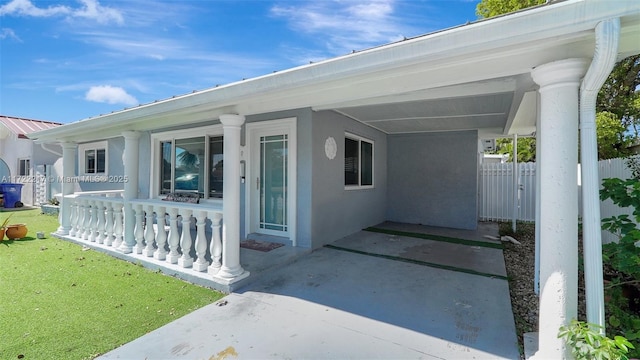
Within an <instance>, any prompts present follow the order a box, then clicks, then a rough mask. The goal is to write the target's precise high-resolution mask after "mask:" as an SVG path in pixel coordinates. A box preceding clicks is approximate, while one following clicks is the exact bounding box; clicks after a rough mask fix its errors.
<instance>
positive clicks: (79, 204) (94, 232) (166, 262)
mask: <svg viewBox="0 0 640 360" xmlns="http://www.w3.org/2000/svg"><path fill="white" fill-rule="evenodd" d="M123 193H124V191H123V190H115V191H103V192H84V193H74V194H72V195H66V196H65V197H64V199H65V201H66V202H67V203H68V204H69V208H70V212H69V217H70V219H69V224H70V225H69V226H70V229H69V232H68V233H67V234H62V233H61V232H60V231H58V232H56V233H53V234H52V235H53V236H55V237H57V238H60V239H63V240H67V241H71V242H74V243H76V244H79V245H82V246H85V247H87V248H91V249H93V250H96V251H101V252H104V253H107V254H110V255H112V256H114V257H117V258H119V259H123V260H126V261H129V262H133V263H136V264H140V265H142V266H144V267H146V268H149V269H152V270H154V271H161V272H162V273H164V274H166V275H169V276H175V277H178V278H181V279H183V280H186V281H189V282H191V283H194V284H198V285H201V286H206V287H210V288H213V289H216V290H219V291H222V292H225V293H230V292H232V291H234V290H235V289H237V288H239V287H241V286H244V285H245V284H247V283H248V282H249V281H255V280H257V279H259V278H260V277H261V276H262V275H263V274H264V273H265V272H268V271H269V270H272V269H276V268H278V267H281V266H284V265H286V264H288V263H290V262H293V261H295V260H296V259H297V258H298V257H299V256H301V255H303V254H306V253H308V252H310V250H309V249H302V248H297V247H292V246H282V247H278V248H277V249H273V250H270V251H265V252H262V251H256V250H251V249H246V248H242V247H240V246H239V247H238V256H239V259H240V263H239V265H240V267H241V268H242V269H243V276H241V277H236V278H233V279H227V278H222V279H221V278H220V277H219V276H218V275H219V273H220V269H221V267H222V263H223V260H222V259H223V251H222V249H223V246H222V217H223V211H222V208H221V207H218V208H212V207H211V206H209V205H203V204H184V203H177V202H168V201H162V200H149V199H133V200H130V201H125V200H124V198H123ZM126 209H129V210H130V211H131V212H132V213H133V215H134V227H133V228H134V231H133V234H132V236H130V237H129V241H127V240H125V239H127V237H126V234H125V227H124V213H125V212H126ZM187 229H188V231H185V230H187ZM249 274H251V278H249ZM230 280H231V281H230Z"/></svg>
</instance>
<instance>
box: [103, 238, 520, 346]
mask: <svg viewBox="0 0 640 360" xmlns="http://www.w3.org/2000/svg"><path fill="white" fill-rule="evenodd" d="M218 305H221V306H218ZM218 305H216V304H212V305H209V306H207V307H204V308H202V309H200V310H197V311H195V312H193V313H191V314H189V315H187V316H185V317H183V318H181V319H178V320H177V321H174V322H172V323H170V324H168V325H166V326H164V327H162V328H160V329H158V330H156V331H154V332H151V333H149V334H147V335H145V336H143V337H141V338H139V339H137V340H135V341H133V342H131V343H129V344H126V345H124V346H122V347H120V348H118V349H116V350H114V351H112V352H110V353H108V354H105V355H104V356H102V357H101V359H210V358H213V359H222V358H227V359H231V358H238V359H264V358H273V359H285V358H289V359H299V358H308V359H312V358H313V359H318V358H333V359H337V358H340V359H518V358H519V351H518V345H517V339H516V334H515V325H514V321H513V315H512V311H511V304H510V298H509V288H508V283H507V281H505V280H502V279H494V278H488V277H484V276H478V275H472V274H466V273H461V272H455V271H448V270H442V269H437V268H432V267H428V266H422V265H418V264H412V263H407V262H402V261H394V260H389V259H383V258H378V257H373V256H367V255H362V254H356V253H352V252H346V251H340V250H334V249H328V248H323V249H320V250H317V251H314V252H313V253H311V254H308V255H306V256H303V257H301V258H300V259H299V260H298V261H296V262H294V263H291V264H289V265H287V266H284V267H281V268H280V269H278V270H275V271H273V272H270V273H268V274H267V273H265V274H264V275H263V277H262V278H261V279H260V280H259V281H258V282H255V283H253V284H251V285H249V286H248V287H246V288H244V289H240V290H239V291H238V292H236V293H234V294H231V295H229V296H227V297H225V298H224V299H223V300H222V302H221V303H219V304H218Z"/></svg>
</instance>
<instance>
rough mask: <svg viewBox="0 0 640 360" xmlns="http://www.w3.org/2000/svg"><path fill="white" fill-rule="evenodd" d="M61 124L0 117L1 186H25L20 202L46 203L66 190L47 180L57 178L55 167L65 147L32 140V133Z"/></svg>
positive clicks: (29, 203) (31, 203)
mask: <svg viewBox="0 0 640 360" xmlns="http://www.w3.org/2000/svg"><path fill="white" fill-rule="evenodd" d="M60 125H62V124H60V123H54V122H50V121H41V120H31V119H22V118H17V117H12V116H3V115H0V183H10V184H21V185H22V188H21V191H22V194H21V196H20V199H21V202H22V203H24V204H25V205H37V204H40V203H46V202H47V200H49V199H50V198H51V197H53V194H55V193H59V192H61V191H62V188H61V186H56V184H51V183H49V182H48V181H45V177H46V176H53V177H55V174H56V166H55V164H56V162H57V161H59V160H60V159H61V157H62V148H60V146H58V145H55V144H52V145H40V144H34V142H33V140H31V139H29V137H28V134H30V133H32V132H35V131H40V130H46V129H51V128H55V127H58V126H60ZM59 165H60V166H61V164H59ZM58 169H59V170H61V167H58ZM10 205H11V207H13V204H10Z"/></svg>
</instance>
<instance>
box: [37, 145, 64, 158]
mask: <svg viewBox="0 0 640 360" xmlns="http://www.w3.org/2000/svg"><path fill="white" fill-rule="evenodd" d="M47 145H49V144H47V143H40V147H42V148H43V149H44V150H46V151H48V152H50V153H52V154H54V155H58V156H60V157H61V156H62V152H60V151H55V150H53V149H50V148H48V147H47Z"/></svg>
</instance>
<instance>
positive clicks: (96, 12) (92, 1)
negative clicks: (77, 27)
mask: <svg viewBox="0 0 640 360" xmlns="http://www.w3.org/2000/svg"><path fill="white" fill-rule="evenodd" d="M80 2H82V4H83V5H84V7H82V8H80V9H76V10H74V12H73V16H77V17H80V18H86V19H92V20H96V21H97V22H99V23H100V24H108V23H110V22H111V21H113V22H115V23H116V24H122V23H124V17H123V16H122V14H121V13H120V11H118V10H116V9H113V8H109V7H105V6H102V5H100V3H98V1H97V0H80Z"/></svg>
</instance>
